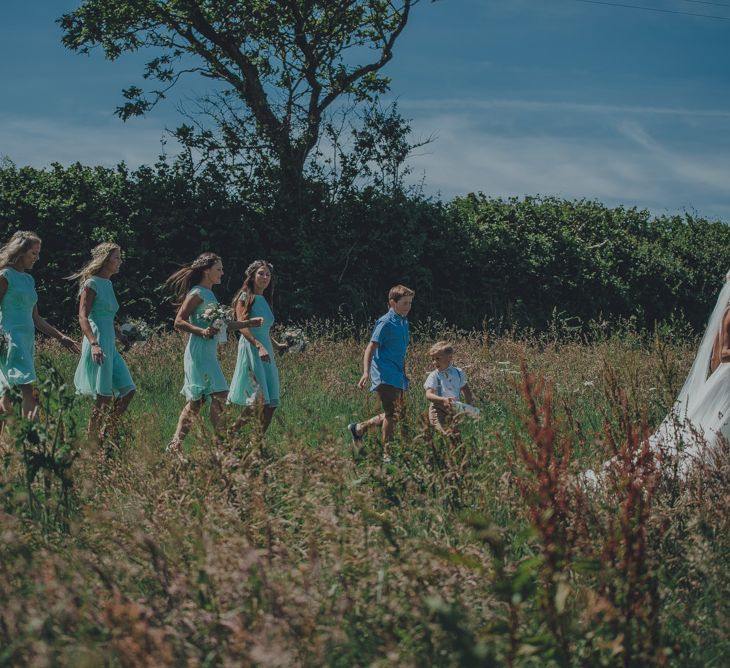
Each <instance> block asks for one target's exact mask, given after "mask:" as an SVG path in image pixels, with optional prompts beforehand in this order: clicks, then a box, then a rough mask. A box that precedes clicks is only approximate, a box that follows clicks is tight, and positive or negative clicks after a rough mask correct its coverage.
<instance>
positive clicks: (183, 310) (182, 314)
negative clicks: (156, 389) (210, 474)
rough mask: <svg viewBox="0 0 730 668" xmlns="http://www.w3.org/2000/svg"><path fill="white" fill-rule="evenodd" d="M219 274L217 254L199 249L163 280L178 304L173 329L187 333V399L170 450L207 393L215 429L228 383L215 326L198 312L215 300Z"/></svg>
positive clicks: (178, 445)
mask: <svg viewBox="0 0 730 668" xmlns="http://www.w3.org/2000/svg"><path fill="white" fill-rule="evenodd" d="M222 276H223V262H222V260H221V258H220V257H219V256H218V255H216V254H214V253H203V254H202V255H199V256H198V257H197V258H196V259H195V261H193V262H192V263H191V264H189V265H186V266H184V267H182V269H180V270H178V271H176V272H175V273H174V274H173V275H172V276H170V278H168V279H167V282H166V285H167V286H168V287H170V288H171V289H172V290H173V291H174V292H175V295H176V296H177V299H178V303H179V304H180V306H179V308H178V311H177V315H176V316H175V329H177V330H178V331H181V332H187V333H188V334H190V337H189V339H188V343H187V346H186V348H185V361H184V368H185V384H184V385H183V388H182V391H181V392H180V393H181V394H183V395H184V396H185V399H187V403H186V404H185V406H184V407H183V409H182V412H181V413H180V417H179V419H178V423H177V429H176V430H175V435H174V436H173V438H172V441H170V443H169V444H168V446H167V449H168V451H170V452H177V453H181V452H182V442H183V439H184V438H185V435H186V434H187V433H188V431H189V430H190V424H191V422H192V420H193V418H194V417H196V416H197V415H198V414H199V413H200V409H201V407H202V405H203V402H204V401H205V399H206V398H207V397H211V405H210V419H211V422H212V423H213V429H215V430H216V431H217V430H218V426H219V423H220V417H221V413H222V412H223V407H224V402H225V397H226V393H227V392H228V383H226V379H225V377H224V376H223V371H222V370H221V367H220V363H219V362H218V355H217V343H216V340H215V335H216V334H217V333H218V330H216V329H215V328H214V327H212V326H211V325H210V324H209V323H207V322H205V320H203V318H202V314H203V312H204V311H205V310H206V309H207V308H208V307H209V306H211V305H214V304H217V303H218V300H217V299H216V296H215V295H214V294H213V286H214V285H219V284H220V282H221V277H222ZM261 324H262V319H261V318H252V319H250V320H245V321H243V322H238V321H236V320H234V321H233V322H229V323H227V327H228V329H230V330H236V329H241V328H244V327H246V328H248V327H260V326H261Z"/></svg>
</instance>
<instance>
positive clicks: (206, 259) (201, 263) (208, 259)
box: [190, 255, 215, 269]
mask: <svg viewBox="0 0 730 668" xmlns="http://www.w3.org/2000/svg"><path fill="white" fill-rule="evenodd" d="M214 261H215V256H213V255H203V256H202V257H199V258H197V259H196V260H194V261H193V263H192V264H191V265H190V268H191V269H203V268H205V269H207V268H208V267H211V266H213V262H214Z"/></svg>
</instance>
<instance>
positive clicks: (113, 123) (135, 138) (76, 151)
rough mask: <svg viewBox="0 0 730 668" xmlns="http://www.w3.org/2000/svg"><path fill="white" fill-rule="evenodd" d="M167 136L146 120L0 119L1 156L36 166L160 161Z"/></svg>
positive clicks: (173, 149) (20, 163) (134, 165)
mask: <svg viewBox="0 0 730 668" xmlns="http://www.w3.org/2000/svg"><path fill="white" fill-rule="evenodd" d="M163 136H164V128H162V127H159V126H154V125H152V124H151V123H149V122H145V121H141V122H138V123H136V122H130V123H122V122H121V121H120V120H119V119H116V118H110V119H109V120H108V121H107V122H102V123H95V124H94V125H83V124H76V123H71V122H68V121H66V120H64V121H57V120H54V119H52V118H47V117H35V118H0V156H3V157H7V158H10V159H11V160H12V161H13V162H15V163H16V164H18V165H32V166H34V167H47V166H48V165H50V164H51V163H52V162H59V163H61V164H64V165H68V164H71V163H74V162H81V163H84V164H90V165H104V166H114V165H116V164H118V163H119V162H122V161H124V162H126V163H127V164H128V165H129V166H131V167H137V166H139V165H141V164H151V163H154V162H155V161H156V160H157V157H158V156H159V155H160V153H162V145H161V143H160V140H161V139H162V138H163ZM170 150H172V151H175V150H176V148H173V147H171V148H170Z"/></svg>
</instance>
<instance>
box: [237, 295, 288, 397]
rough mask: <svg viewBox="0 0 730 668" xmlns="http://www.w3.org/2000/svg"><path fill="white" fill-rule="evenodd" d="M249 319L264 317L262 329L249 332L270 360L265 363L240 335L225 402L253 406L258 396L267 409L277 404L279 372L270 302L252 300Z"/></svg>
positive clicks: (252, 346) (260, 299)
mask: <svg viewBox="0 0 730 668" xmlns="http://www.w3.org/2000/svg"><path fill="white" fill-rule="evenodd" d="M248 317H249V318H263V319H264V323H263V325H261V327H252V328H251V329H250V330H249V331H250V332H251V333H252V334H253V335H254V338H256V340H257V341H260V342H261V343H263V344H264V347H265V348H266V350H268V352H269V361H268V362H264V361H263V360H262V359H261V356H260V355H259V351H258V349H257V348H256V346H255V345H253V344H252V343H249V341H248V340H247V339H246V338H245V337H243V336H241V337H240V339H239V341H238V357H237V358H236V369H235V370H234V372H233V378H232V379H231V391H230V392H229V393H228V403H231V404H238V405H240V406H250V405H252V404H253V403H254V402H255V401H256V399H257V397H258V396H261V399H262V400H263V402H264V405H266V406H278V405H279V369H278V368H277V367H276V359H275V358H274V347H273V345H272V343H271V334H270V332H271V326H272V325H273V324H274V314H273V312H272V311H271V308H270V307H269V302H267V301H266V298H265V297H263V296H262V295H256V296H255V297H254V301H253V304H252V305H251V313H250V314H249V315H248Z"/></svg>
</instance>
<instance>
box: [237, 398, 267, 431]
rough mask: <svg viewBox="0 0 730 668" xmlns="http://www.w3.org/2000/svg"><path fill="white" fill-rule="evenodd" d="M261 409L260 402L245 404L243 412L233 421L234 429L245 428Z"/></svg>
mask: <svg viewBox="0 0 730 668" xmlns="http://www.w3.org/2000/svg"><path fill="white" fill-rule="evenodd" d="M258 410H261V406H260V404H254V405H252V406H244V407H243V409H242V410H241V414H240V415H239V416H238V417H237V418H236V421H235V422H234V423H233V431H240V430H241V429H243V428H244V427H245V426H246V425H247V424H248V423H249V422H251V420H252V419H253V418H254V416H255V415H256V412H257V411H258Z"/></svg>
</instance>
